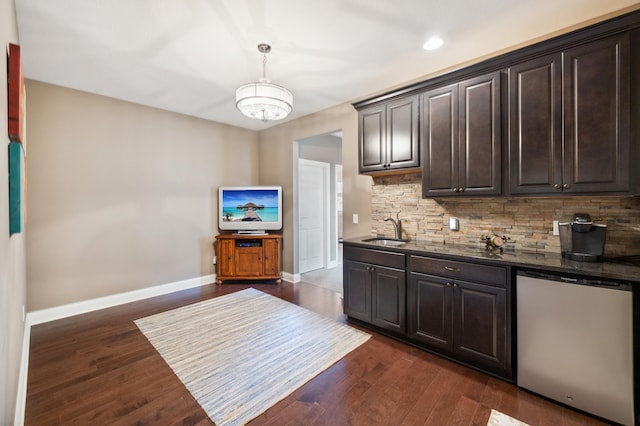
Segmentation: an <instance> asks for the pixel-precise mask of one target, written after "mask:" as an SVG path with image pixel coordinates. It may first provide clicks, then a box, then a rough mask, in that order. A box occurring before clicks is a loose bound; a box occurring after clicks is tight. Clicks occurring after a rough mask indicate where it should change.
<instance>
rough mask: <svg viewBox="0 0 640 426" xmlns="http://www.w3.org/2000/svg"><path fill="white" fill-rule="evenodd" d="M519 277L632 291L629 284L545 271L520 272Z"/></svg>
mask: <svg viewBox="0 0 640 426" xmlns="http://www.w3.org/2000/svg"><path fill="white" fill-rule="evenodd" d="M518 275H520V276H525V277H530V278H537V279H541V280H549V281H557V282H560V283H567V284H577V285H586V286H594V287H604V288H610V289H613V290H623V291H631V284H630V283H627V282H620V281H613V280H601V279H598V278H584V277H570V276H565V275H558V274H553V273H550V272H544V271H530V270H518Z"/></svg>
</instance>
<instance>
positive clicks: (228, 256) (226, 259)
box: [216, 240, 235, 277]
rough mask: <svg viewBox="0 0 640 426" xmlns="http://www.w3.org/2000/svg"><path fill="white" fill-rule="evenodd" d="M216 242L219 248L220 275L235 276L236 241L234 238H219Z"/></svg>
mask: <svg viewBox="0 0 640 426" xmlns="http://www.w3.org/2000/svg"><path fill="white" fill-rule="evenodd" d="M216 244H217V249H218V254H217V256H218V259H217V264H218V275H220V276H223V277H230V276H233V274H234V271H235V262H234V256H235V253H234V249H235V247H234V244H235V242H234V241H233V240H218V241H217V242H216Z"/></svg>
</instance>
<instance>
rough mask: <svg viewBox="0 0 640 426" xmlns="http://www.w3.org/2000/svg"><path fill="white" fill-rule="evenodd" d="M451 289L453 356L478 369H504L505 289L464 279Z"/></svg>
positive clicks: (498, 370) (505, 336)
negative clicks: (454, 354) (452, 304)
mask: <svg viewBox="0 0 640 426" xmlns="http://www.w3.org/2000/svg"><path fill="white" fill-rule="evenodd" d="M453 290H454V293H455V297H454V298H453V301H454V306H453V328H454V330H455V331H454V342H453V344H454V351H455V352H456V355H457V356H459V357H460V358H461V359H464V360H466V361H468V362H469V363H471V364H473V365H477V366H478V367H480V368H486V369H488V370H492V371H494V372H504V371H507V338H508V336H507V310H506V299H507V296H506V290H505V289H504V288H498V287H492V286H487V285H481V284H474V283H470V282H464V281H456V282H455V283H454V287H453Z"/></svg>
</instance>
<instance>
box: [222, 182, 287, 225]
mask: <svg viewBox="0 0 640 426" xmlns="http://www.w3.org/2000/svg"><path fill="white" fill-rule="evenodd" d="M222 215H223V217H222V220H223V221H224V222H275V221H277V220H278V191H277V190H264V189H262V190H246V189H244V190H238V191H235V190H226V191H225V192H224V197H223V200H222Z"/></svg>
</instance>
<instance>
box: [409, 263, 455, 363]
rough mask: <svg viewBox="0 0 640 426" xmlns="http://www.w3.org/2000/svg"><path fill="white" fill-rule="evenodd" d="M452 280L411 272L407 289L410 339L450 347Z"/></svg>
mask: <svg viewBox="0 0 640 426" xmlns="http://www.w3.org/2000/svg"><path fill="white" fill-rule="evenodd" d="M452 285H453V284H452V281H451V280H448V279H446V278H442V277H435V276H432V275H426V274H421V273H417V272H411V273H410V274H409V283H408V291H407V302H408V303H407V317H408V320H407V334H408V336H409V338H411V339H414V340H415V341H417V342H420V343H423V344H424V345H425V346H428V347H431V348H433V349H437V350H444V351H445V352H451V351H452V350H453V321H452V310H451V296H452V293H451V286H452Z"/></svg>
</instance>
